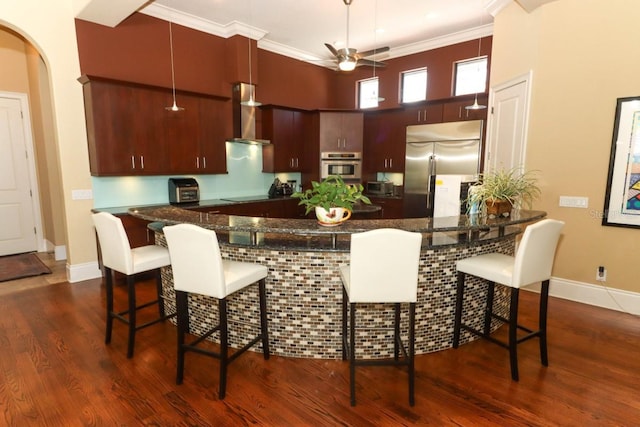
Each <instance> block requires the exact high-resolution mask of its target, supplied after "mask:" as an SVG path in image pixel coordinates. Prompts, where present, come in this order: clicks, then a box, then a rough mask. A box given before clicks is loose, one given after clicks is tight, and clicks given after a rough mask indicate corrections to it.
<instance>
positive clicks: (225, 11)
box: [139, 0, 495, 66]
mask: <svg viewBox="0 0 640 427" xmlns="http://www.w3.org/2000/svg"><path fill="white" fill-rule="evenodd" d="M490 3H495V0H353V2H352V4H351V6H349V47H351V48H356V49H358V51H360V52H362V51H365V50H370V49H373V48H374V47H381V46H389V47H390V48H391V50H390V51H389V52H387V53H384V54H381V55H379V56H378V58H377V59H380V60H384V59H389V58H395V57H398V56H404V55H408V54H412V53H416V52H420V51H424V50H428V49H433V48H437V47H441V46H446V45H449V44H452V43H458V42H461V41H465V40H470V39H475V38H477V37H479V36H486V35H490V34H491V33H492V22H493V17H492V16H491V14H490V13H488V12H487V7H488V4H490ZM139 11H140V12H142V13H145V14H148V15H151V16H155V17H157V18H161V19H165V20H171V21H172V22H175V23H178V24H181V25H185V26H188V27H191V28H195V29H198V30H201V31H205V32H208V33H211V34H215V35H218V36H221V37H230V36H232V35H235V34H241V35H244V36H247V37H251V38H253V39H256V40H258V46H259V47H260V48H261V49H266V50H269V51H273V52H276V53H279V54H282V55H286V56H290V57H293V58H296V59H302V60H306V61H310V62H315V63H318V64H319V65H325V66H331V64H332V62H331V58H332V56H331V53H330V52H329V51H328V50H327V48H326V47H325V46H324V43H330V44H333V45H334V46H335V47H336V48H338V49H339V48H342V47H345V45H344V43H345V42H346V36H347V6H346V5H345V4H344V3H343V0H155V1H153V2H151V3H149V4H148V5H146V6H144V7H143V8H141V9H139ZM375 29H379V31H375Z"/></svg>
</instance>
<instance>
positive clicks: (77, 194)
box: [71, 190, 93, 200]
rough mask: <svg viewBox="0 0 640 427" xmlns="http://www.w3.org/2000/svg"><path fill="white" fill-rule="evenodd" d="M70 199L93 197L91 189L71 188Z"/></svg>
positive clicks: (89, 198)
mask: <svg viewBox="0 0 640 427" xmlns="http://www.w3.org/2000/svg"><path fill="white" fill-rule="evenodd" d="M71 199H72V200H91V199H93V191H92V190H71Z"/></svg>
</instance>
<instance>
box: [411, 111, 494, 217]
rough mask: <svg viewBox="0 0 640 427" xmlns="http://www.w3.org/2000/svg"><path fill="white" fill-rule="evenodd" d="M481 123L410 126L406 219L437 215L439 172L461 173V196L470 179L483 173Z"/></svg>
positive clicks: (443, 173)
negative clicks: (481, 167) (437, 177)
mask: <svg viewBox="0 0 640 427" xmlns="http://www.w3.org/2000/svg"><path fill="white" fill-rule="evenodd" d="M482 125H483V121H482V120H470V121H464V122H449V123H436V124H429V125H416V126H407V147H406V159H405V174H404V197H403V204H404V216H405V218H420V217H425V216H433V215H434V209H435V204H436V192H437V191H438V189H437V186H436V175H455V176H459V178H460V179H459V181H460V183H461V187H463V188H462V189H461V190H462V191H458V192H456V194H458V196H457V198H459V199H462V197H463V194H465V193H466V191H465V190H466V187H468V185H469V182H475V181H476V180H477V179H478V174H479V172H480V147H481V144H480V141H481V139H482ZM441 181H442V180H441ZM454 182H455V180H454ZM441 190H442V191H446V187H442V189H441ZM462 210H463V209H462V207H461V208H460V211H462Z"/></svg>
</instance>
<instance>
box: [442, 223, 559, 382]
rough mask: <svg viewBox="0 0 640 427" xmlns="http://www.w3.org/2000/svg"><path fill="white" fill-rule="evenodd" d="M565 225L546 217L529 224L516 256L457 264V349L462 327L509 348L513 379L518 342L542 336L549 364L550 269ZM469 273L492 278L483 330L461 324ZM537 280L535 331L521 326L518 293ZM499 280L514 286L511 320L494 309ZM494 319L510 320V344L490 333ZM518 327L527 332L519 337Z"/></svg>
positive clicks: (543, 359)
mask: <svg viewBox="0 0 640 427" xmlns="http://www.w3.org/2000/svg"><path fill="white" fill-rule="evenodd" d="M562 227H564V222H562V221H557V220H553V219H545V220H542V221H539V222H537V223H535V224H531V225H529V226H527V228H526V229H525V231H524V234H523V236H522V240H521V242H520V246H519V248H518V251H517V253H516V255H515V257H513V256H509V255H504V254H500V253H490V254H484V255H478V256H474V257H471V258H466V259H463V260H460V261H458V262H457V263H456V268H457V270H458V285H457V296H456V311H455V323H454V333H453V347H454V348H458V345H459V344H460V330H461V329H464V330H466V331H469V332H471V333H472V334H475V335H477V336H480V337H482V338H485V339H487V340H489V341H491V342H493V343H495V344H498V345H500V346H501V347H504V348H507V349H508V350H509V358H510V363H511V378H512V379H513V380H514V381H518V379H519V375H518V352H517V345H518V344H520V343H521V342H523V341H526V340H529V339H531V338H534V337H538V338H539V339H540V360H541V362H542V365H543V366H548V364H549V362H548V357H547V302H548V299H549V279H550V278H551V269H552V267H553V260H554V257H555V253H556V248H557V245H558V240H559V239H560V232H561V231H562ZM467 274H470V275H473V276H476V277H480V278H482V279H485V280H487V281H489V285H488V289H487V306H486V308H485V315H484V327H483V330H482V331H479V330H477V329H475V328H473V327H471V326H469V325H466V324H464V323H462V311H463V302H464V289H465V286H464V285H465V283H464V281H465V275H467ZM537 282H542V288H541V291H540V307H539V318H538V324H539V325H538V327H539V329H538V330H537V331H533V330H531V329H528V328H526V327H524V326H521V325H518V296H519V291H520V288H522V287H524V286H526V285H530V284H532V283H537ZM496 283H499V284H502V285H504V286H508V287H509V288H511V295H510V296H511V298H510V303H509V318H508V319H507V318H505V317H503V316H500V315H499V314H496V313H494V311H493V299H494V288H495V284H496ZM494 318H495V319H499V320H501V321H503V322H505V323H508V325H509V339H508V343H505V342H502V341H500V340H498V339H496V338H494V337H492V336H491V320H492V319H494ZM518 329H520V330H523V331H525V332H527V334H526V335H524V336H522V337H520V338H518Z"/></svg>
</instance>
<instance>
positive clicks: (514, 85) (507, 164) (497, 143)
mask: <svg viewBox="0 0 640 427" xmlns="http://www.w3.org/2000/svg"><path fill="white" fill-rule="evenodd" d="M530 87H531V73H529V74H527V75H524V76H521V77H518V78H516V79H514V80H511V81H509V82H507V83H504V84H502V85H499V86H497V87H496V88H495V89H494V88H492V89H491V92H492V93H491V94H490V98H491V102H490V110H489V127H488V129H487V141H488V143H487V147H486V150H485V163H484V164H485V166H484V170H485V171H489V170H496V169H505V170H508V169H512V168H515V167H521V166H524V161H525V153H526V141H527V124H528V117H529V100H530Z"/></svg>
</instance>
